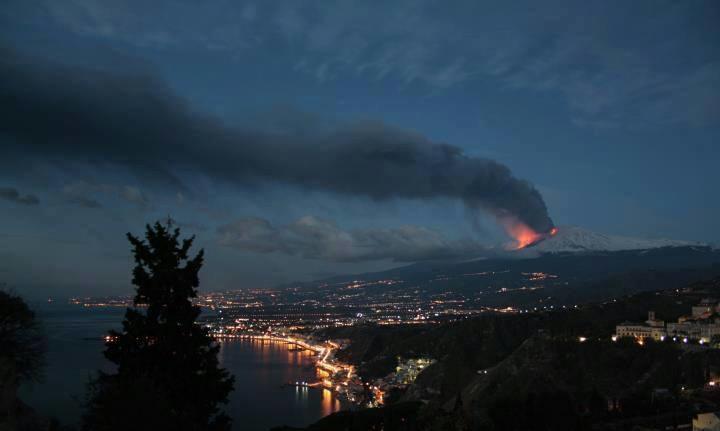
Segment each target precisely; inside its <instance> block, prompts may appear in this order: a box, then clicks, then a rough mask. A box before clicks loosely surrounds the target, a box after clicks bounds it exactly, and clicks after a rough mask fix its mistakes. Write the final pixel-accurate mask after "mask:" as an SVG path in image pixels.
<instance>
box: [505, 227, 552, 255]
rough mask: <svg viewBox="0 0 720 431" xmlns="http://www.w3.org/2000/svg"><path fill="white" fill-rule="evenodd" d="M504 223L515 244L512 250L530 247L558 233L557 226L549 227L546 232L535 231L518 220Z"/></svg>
mask: <svg viewBox="0 0 720 431" xmlns="http://www.w3.org/2000/svg"><path fill="white" fill-rule="evenodd" d="M504 225H505V230H506V231H507V233H508V234H509V235H510V236H511V237H512V238H513V239H515V244H514V245H513V246H512V249H514V250H521V249H523V248H526V247H530V246H532V245H535V244H537V243H538V242H540V241H542V240H544V239H546V238H549V237H551V236H555V235H556V234H557V233H558V228H556V227H553V228H552V229H550V232H548V233H541V232H536V231H535V230H533V229H532V228H531V227H530V226H528V225H526V224H525V223H522V222H519V221H513V222H509V223H504Z"/></svg>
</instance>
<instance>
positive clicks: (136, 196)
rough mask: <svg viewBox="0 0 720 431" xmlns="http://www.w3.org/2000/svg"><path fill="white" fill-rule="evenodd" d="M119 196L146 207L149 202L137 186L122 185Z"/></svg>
mask: <svg viewBox="0 0 720 431" xmlns="http://www.w3.org/2000/svg"><path fill="white" fill-rule="evenodd" d="M120 197H122V198H123V199H125V200H126V201H128V202H131V203H134V204H136V205H138V206H140V207H146V206H148V204H149V200H148V197H147V196H146V195H145V193H143V192H142V190H140V189H139V188H137V187H133V186H124V187H122V188H121V189H120Z"/></svg>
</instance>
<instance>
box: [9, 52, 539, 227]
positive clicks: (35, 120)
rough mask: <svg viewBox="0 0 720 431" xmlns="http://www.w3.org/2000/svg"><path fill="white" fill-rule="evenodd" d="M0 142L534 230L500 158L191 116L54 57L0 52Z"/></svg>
mask: <svg viewBox="0 0 720 431" xmlns="http://www.w3.org/2000/svg"><path fill="white" fill-rule="evenodd" d="M0 139H2V141H3V146H4V148H6V151H5V153H6V154H7V155H8V156H9V157H8V158H6V161H9V162H10V163H12V160H13V158H14V157H15V158H20V157H28V156H29V157H51V158H53V159H60V160H67V161H70V162H73V163H78V162H81V163H83V162H84V163H111V164H117V165H122V166H125V167H127V168H129V169H131V171H132V172H134V173H136V174H139V175H141V176H144V177H145V178H147V179H150V180H152V181H156V182H157V181H160V182H163V184H165V185H171V186H177V187H182V181H181V180H180V179H179V178H178V177H177V176H176V175H174V172H177V171H178V170H188V169H190V170H195V171H198V172H200V173H203V174H205V175H207V176H209V177H212V178H215V179H217V180H221V181H226V182H229V183H232V184H238V185H242V184H247V183H248V182H254V181H266V182H275V183H286V184H289V185H293V186H299V187H303V188H309V189H318V190H324V191H329V192H334V193H338V194H342V195H359V196H368V197H371V198H374V199H378V200H383V199H396V198H407V199H432V198H438V197H448V198H455V199H460V200H462V201H463V202H464V203H465V205H466V206H467V207H468V208H469V209H471V210H483V211H486V212H489V213H490V214H492V215H494V216H495V217H497V218H499V219H501V220H504V219H508V218H510V219H512V220H517V222H519V223H522V224H524V225H527V226H528V227H530V228H531V229H533V230H534V231H537V232H548V231H549V230H550V229H551V228H552V227H553V223H552V220H551V219H550V217H549V216H548V212H547V208H546V206H545V203H544V201H543V199H542V196H541V195H540V193H539V192H538V191H537V189H535V187H533V185H532V184H530V183H528V182H527V181H524V180H521V179H518V178H516V177H515V176H514V175H513V174H512V172H511V171H510V169H508V168H507V167H506V166H504V165H502V164H500V163H498V162H496V161H493V160H489V159H483V158H477V157H470V156H468V155H466V154H464V153H463V151H462V150H461V149H460V148H458V147H455V146H452V145H448V144H444V143H437V142H433V141H431V140H429V139H427V138H425V137H423V136H421V135H419V134H416V133H413V132H408V131H405V130H400V129H398V128H394V127H391V126H388V125H385V124H383V123H379V122H376V123H373V122H366V123H360V124H354V125H351V126H347V127H342V128H340V129H337V130H334V131H331V132H323V131H316V132H314V133H303V134H301V135H297V134H295V135H294V134H287V133H278V132H274V133H273V132H269V131H262V130H252V129H249V128H239V127H232V126H230V125H227V124H225V123H224V122H223V121H221V120H220V119H218V118H215V117H212V116H209V115H205V114H202V113H198V112H196V111H194V110H192V109H191V107H190V106H189V103H188V102H187V101H186V100H185V99H183V98H182V97H180V96H179V95H177V94H175V93H174V92H173V91H172V90H171V89H170V88H169V87H168V86H167V85H166V84H165V83H164V82H163V81H162V80H160V79H158V78H157V77H155V76H153V75H152V74H125V75H123V74H121V73H117V72H115V71H108V70H101V69H89V68H82V67H73V66H69V65H62V64H53V63H49V62H44V61H39V60H36V59H32V58H28V57H25V56H22V55H18V54H17V53H15V52H8V51H5V52H2V51H0Z"/></svg>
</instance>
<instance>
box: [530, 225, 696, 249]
mask: <svg viewBox="0 0 720 431" xmlns="http://www.w3.org/2000/svg"><path fill="white" fill-rule="evenodd" d="M700 245H704V244H702V243H698V242H693V241H679V240H671V239H646V238H633V237H626V236H617V235H605V234H602V233H598V232H593V231H590V230H587V229H583V228H580V227H577V226H561V227H559V228H558V233H557V234H556V235H555V236H552V237H549V238H547V239H545V240H544V241H541V242H540V243H538V244H536V245H534V246H532V247H529V248H528V251H530V250H533V251H535V252H541V253H568V252H570V253H571V252H588V251H620V250H645V249H650V248H659V247H683V246H700Z"/></svg>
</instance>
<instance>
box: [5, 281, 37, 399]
mask: <svg viewBox="0 0 720 431" xmlns="http://www.w3.org/2000/svg"><path fill="white" fill-rule="evenodd" d="M44 359H45V337H44V336H43V334H42V330H41V328H40V326H39V325H38V323H37V321H36V320H35V313H34V312H33V311H32V310H31V309H30V308H29V307H28V306H27V304H26V303H25V301H23V300H22V298H20V297H19V296H16V295H14V294H11V293H8V292H4V291H2V290H0V370H1V371H2V376H3V377H7V378H8V379H9V378H10V377H12V379H11V380H12V381H5V380H3V382H2V383H4V384H12V385H13V386H17V385H18V384H19V383H20V382H21V381H24V380H37V379H38V378H40V375H41V370H42V367H43V365H44ZM4 384H3V385H0V386H4Z"/></svg>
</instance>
